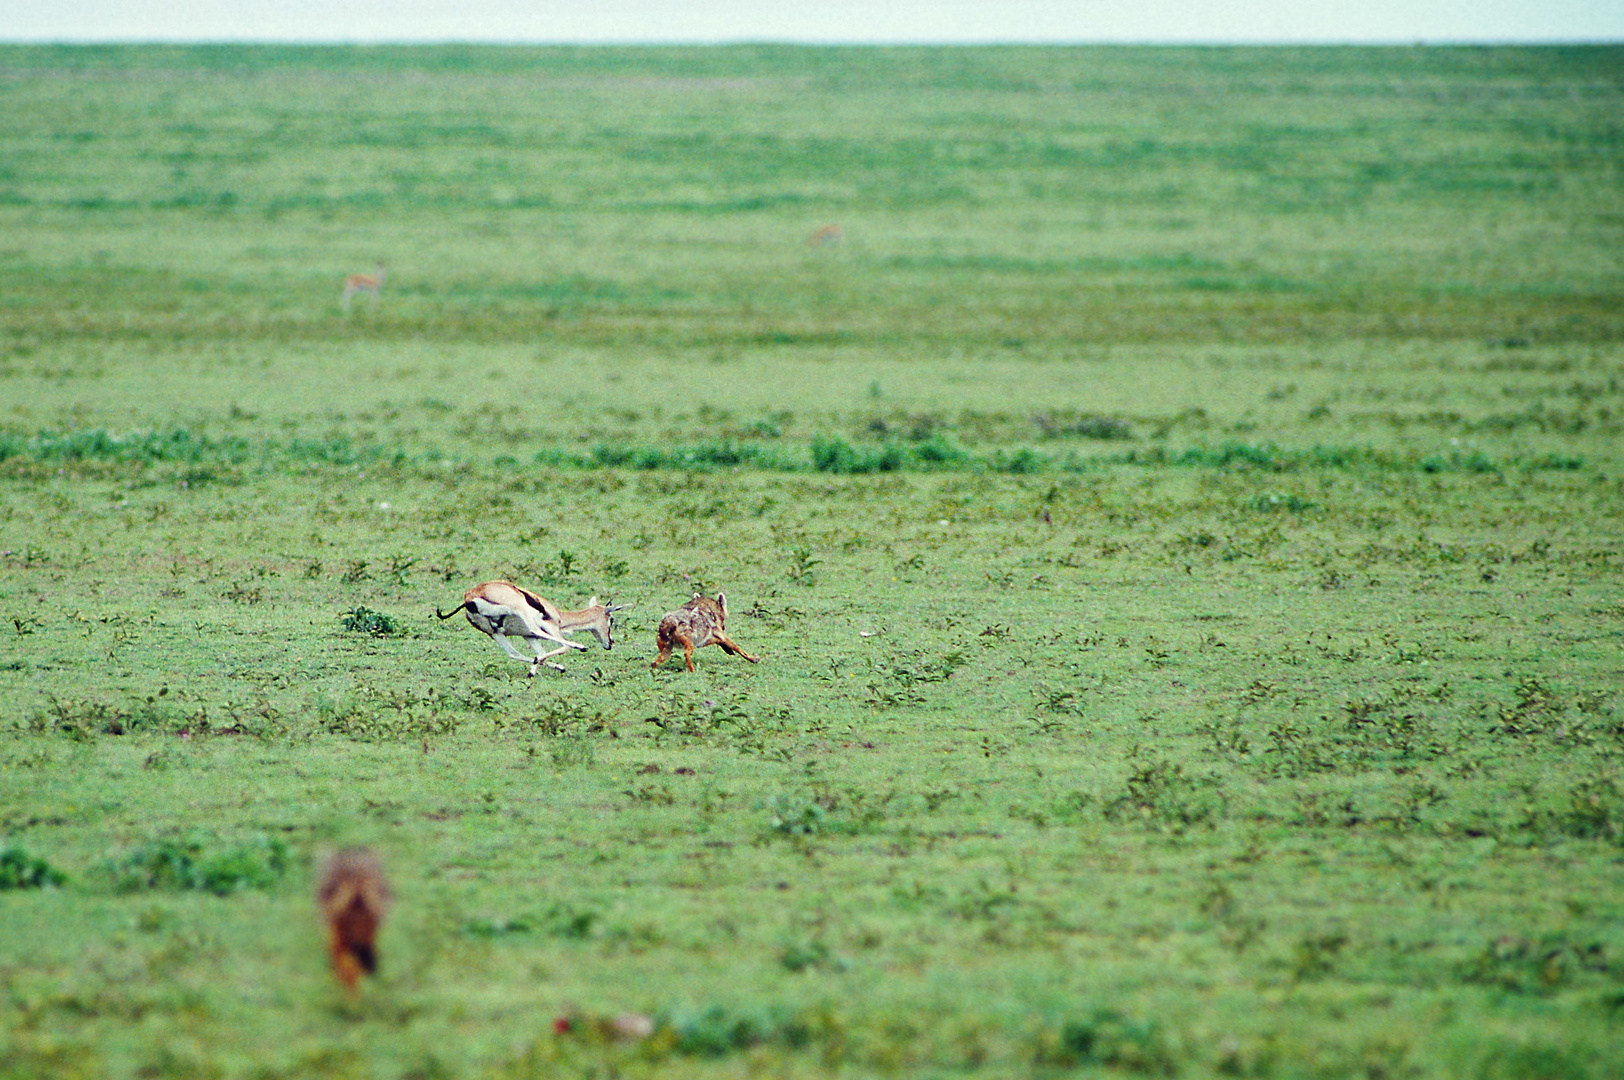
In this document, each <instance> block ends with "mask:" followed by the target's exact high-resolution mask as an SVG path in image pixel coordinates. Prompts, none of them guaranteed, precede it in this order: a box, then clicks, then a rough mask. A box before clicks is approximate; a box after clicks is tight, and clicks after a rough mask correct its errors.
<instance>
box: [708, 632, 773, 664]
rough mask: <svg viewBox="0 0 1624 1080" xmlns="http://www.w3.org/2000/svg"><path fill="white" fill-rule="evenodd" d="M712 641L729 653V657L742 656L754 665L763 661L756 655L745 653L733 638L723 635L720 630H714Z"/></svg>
mask: <svg viewBox="0 0 1624 1080" xmlns="http://www.w3.org/2000/svg"><path fill="white" fill-rule="evenodd" d="M711 640H712V641H714V642H716V644H718V645H720V646H721V647H722V651H723V652H725V653H727V654H728V655H729V656H742V657H744V658H745V659H746V660H748V661H750V662H751V663H752V664H754V663H756V662H758V661H759V660H760V659H761V657H759V656H756V655H754V654H752V653H747V652H745V651H744V650H743V649H742V648H740V647H739V643H738V642H736V641H734V640H733V639H732V638H730V637H728V636H727V635H726V634H724V633H722V632H721V631H720V630H713V631H712V632H711Z"/></svg>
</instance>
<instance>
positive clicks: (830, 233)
mask: <svg viewBox="0 0 1624 1080" xmlns="http://www.w3.org/2000/svg"><path fill="white" fill-rule="evenodd" d="M845 239H846V230H845V229H842V228H841V227H840V226H839V225H820V226H818V227H817V228H816V229H813V230H812V235H811V236H809V237H807V238H806V242H807V243H808V244H810V245H811V246H813V247H838V246H839V245H840V244H841V243H842V242H843V241H844V240H845Z"/></svg>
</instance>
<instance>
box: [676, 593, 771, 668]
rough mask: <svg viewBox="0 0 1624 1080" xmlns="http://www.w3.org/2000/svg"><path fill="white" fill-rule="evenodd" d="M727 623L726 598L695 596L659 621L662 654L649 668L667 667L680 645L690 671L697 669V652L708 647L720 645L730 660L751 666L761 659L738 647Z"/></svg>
mask: <svg viewBox="0 0 1624 1080" xmlns="http://www.w3.org/2000/svg"><path fill="white" fill-rule="evenodd" d="M726 623H727V595H726V594H725V593H717V594H716V599H715V600H712V599H711V598H710V597H708V596H701V595H699V594H698V593H694V598H693V599H692V600H690V601H688V602H687V603H686V604H684V605H682V606H681V607H680V608H678V609H677V610H675V611H668V612H666V613H665V617H664V618H663V619H661V620H660V629H659V631H658V632H657V634H656V639H655V640H656V641H657V642H658V644H659V646H660V654H659V655H658V656H656V657H655V658H654V663H652V664H650V665H649V667H651V668H657V667H659V666H660V665H661V664H663V663H665V662H666V660H667V658H669V657H670V655H671V650H672V649H674V648H676V647H677V646H678V645H681V646H682V653H683V659H684V660H685V661H686V662H687V664H688V670H689V671H692V670H693V669H694V650H695V649H703V648H704V647H705V646H706V645H720V646H721V647H722V651H723V652H725V653H728V654H729V655H731V656H742V657H744V658H745V659H746V660H748V661H750V662H751V663H752V664H754V663H756V662H757V661H758V660H760V659H761V657H759V656H752V655H751V654H750V653H747V652H745V651H744V650H743V649H742V648H740V647H739V643H738V642H736V641H734V640H733V639H732V638H730V637H728V636H727V632H726V630H725V626H726Z"/></svg>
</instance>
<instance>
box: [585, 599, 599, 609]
mask: <svg viewBox="0 0 1624 1080" xmlns="http://www.w3.org/2000/svg"><path fill="white" fill-rule="evenodd" d="M586 606H587V607H597V606H598V598H597V597H596V596H594V597H593V598H592V599H590V600H588V601H587V602H586Z"/></svg>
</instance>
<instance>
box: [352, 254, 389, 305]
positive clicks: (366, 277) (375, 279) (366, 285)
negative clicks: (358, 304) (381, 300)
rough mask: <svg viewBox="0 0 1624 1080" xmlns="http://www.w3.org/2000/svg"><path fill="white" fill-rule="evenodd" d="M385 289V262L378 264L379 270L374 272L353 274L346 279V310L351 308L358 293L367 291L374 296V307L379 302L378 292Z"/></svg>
mask: <svg viewBox="0 0 1624 1080" xmlns="http://www.w3.org/2000/svg"><path fill="white" fill-rule="evenodd" d="M382 290H383V263H379V264H378V271H377V273H374V274H351V275H350V276H349V277H347V278H345V279H344V310H345V311H348V310H350V302H351V301H352V300H354V299H355V294H356V293H366V294H367V295H368V296H370V297H371V298H372V301H371V302H372V305H373V306H374V307H376V306H377V304H378V294H379V293H380V292H381V291H382Z"/></svg>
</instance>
